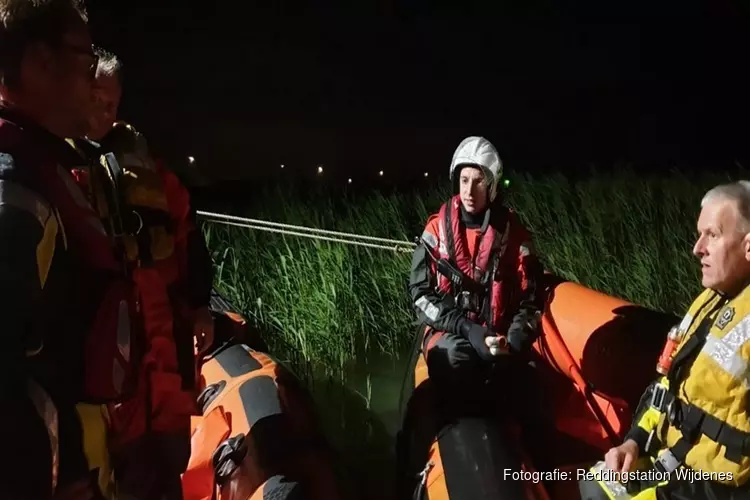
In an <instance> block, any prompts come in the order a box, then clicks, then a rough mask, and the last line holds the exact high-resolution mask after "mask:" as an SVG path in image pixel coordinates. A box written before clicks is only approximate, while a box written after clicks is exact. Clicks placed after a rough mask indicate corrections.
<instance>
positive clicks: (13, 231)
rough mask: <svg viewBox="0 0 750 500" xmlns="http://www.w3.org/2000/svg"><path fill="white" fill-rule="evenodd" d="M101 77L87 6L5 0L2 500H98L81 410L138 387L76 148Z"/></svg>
mask: <svg viewBox="0 0 750 500" xmlns="http://www.w3.org/2000/svg"><path fill="white" fill-rule="evenodd" d="M96 66H97V57H96V55H95V54H94V52H93V49H92V41H91V37H90V35H89V31H88V27H87V14H86V11H85V8H84V7H83V4H82V2H81V1H77V0H36V1H34V2H32V1H29V0H0V241H2V245H0V287H2V290H0V297H2V300H0V318H2V320H3V328H2V330H3V337H2V342H3V344H2V350H0V353H1V355H2V359H0V370H2V373H1V374H0V380H2V381H3V384H2V388H0V401H1V403H0V404H1V405H2V412H0V415H1V416H0V442H1V443H2V445H3V447H4V452H5V455H6V457H7V458H8V460H6V462H7V463H6V464H5V465H4V466H3V467H2V469H0V489H2V497H3V498H8V499H19V500H20V499H32V498H33V499H39V500H44V499H51V498H55V499H60V500H62V499H66V500H67V499H70V500H73V499H75V500H83V499H93V498H98V496H97V493H96V487H95V485H94V481H92V479H91V478H90V474H89V471H88V464H87V460H86V457H85V455H84V453H83V446H82V436H81V425H80V421H79V419H78V417H77V414H76V411H75V404H76V402H77V401H98V402H109V401H114V400H117V399H118V397H119V396H121V393H122V390H123V383H124V381H125V380H126V379H127V374H128V360H127V359H124V358H122V357H119V358H118V357H117V356H119V354H117V352H118V344H117V340H118V339H117V338H116V337H115V336H116V335H119V336H120V340H127V339H129V329H128V328H129V326H128V325H129V314H130V311H129V308H128V307H123V306H128V305H129V300H130V296H131V294H130V293H129V292H128V290H127V288H126V287H124V286H120V287H117V286H113V283H115V282H116V281H117V279H116V278H117V276H118V272H119V267H118V265H117V261H116V259H115V257H114V253H113V251H112V245H111V243H110V240H109V238H108V236H107V234H106V231H105V230H104V227H103V225H102V224H101V222H100V221H99V219H98V218H97V217H96V216H95V211H94V210H93V208H92V207H91V205H90V204H89V203H88V202H87V200H86V198H85V197H84V196H83V193H82V192H81V190H80V189H79V188H78V187H77V186H76V184H75V182H74V180H73V178H72V176H71V173H70V170H69V167H70V166H72V165H75V164H77V163H80V159H79V158H78V157H77V155H76V154H75V152H74V151H73V150H72V149H71V148H70V147H69V145H68V144H67V143H66V142H65V140H64V138H66V137H79V136H82V135H84V134H85V133H86V132H87V130H88V119H89V114H90V106H91V104H92V101H91V93H92V84H93V79H94V75H95V70H96ZM128 347H129V346H127V345H122V344H121V348H124V349H125V351H127V350H128ZM121 375H122V376H121Z"/></svg>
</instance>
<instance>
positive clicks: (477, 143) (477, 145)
mask: <svg viewBox="0 0 750 500" xmlns="http://www.w3.org/2000/svg"><path fill="white" fill-rule="evenodd" d="M464 166H472V167H479V168H481V169H482V171H484V176H485V178H486V180H487V188H488V193H487V194H488V198H489V201H490V202H491V201H493V200H494V199H495V196H496V195H497V183H498V182H499V181H500V177H502V175H503V162H502V161H500V155H499V154H498V153H497V149H495V146H493V145H492V143H491V142H490V141H488V140H487V139H485V138H484V137H476V136H472V137H467V138H466V139H464V140H463V141H461V144H459V145H458V148H456V152H455V153H453V161H452V162H451V171H450V180H451V182H453V180H454V177H455V174H456V172H458V171H459V170H460V167H464Z"/></svg>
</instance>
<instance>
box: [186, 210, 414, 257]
mask: <svg viewBox="0 0 750 500" xmlns="http://www.w3.org/2000/svg"><path fill="white" fill-rule="evenodd" d="M197 215H198V217H200V218H201V219H204V220H206V221H209V222H214V223H217V224H225V225H227V226H234V227H243V228H247V229H257V230H259V231H268V232H271V233H278V234H287V235H292V236H302V237H304V238H313V239H317V240H321V241H330V242H334V243H344V244H348V245H357V246H363V247H368V248H377V249H380V250H391V251H394V252H402V253H408V252H412V251H413V250H414V247H415V246H416V243H414V242H411V241H406V240H393V239H389V238H379V237H377V236H367V235H364V234H354V233H344V232H341V231H330V230H328V229H315V228H311V227H305V226H295V225H292V224H282V223H280V222H271V221H264V220H260V219H249V218H245V217H237V216H235V215H226V214H218V213H213V212H204V211H202V210H199V211H198V212H197ZM264 225H265V226H272V227H264ZM292 229H295V230H296V231H292ZM301 231H306V233H305V232H301ZM315 233H320V234H315ZM326 234H327V235H332V236H343V237H346V238H352V239H350V240H347V239H343V238H337V237H330V236H322V235H326ZM358 240H369V241H376V242H380V243H381V244H376V243H367V242H366V241H358Z"/></svg>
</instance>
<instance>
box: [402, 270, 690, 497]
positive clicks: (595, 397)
mask: <svg viewBox="0 0 750 500" xmlns="http://www.w3.org/2000/svg"><path fill="white" fill-rule="evenodd" d="M548 280H549V282H548V283H547V286H546V292H547V301H546V308H545V312H544V316H543V318H542V332H541V335H540V337H539V339H538V340H537V342H536V343H535V345H534V350H533V353H532V362H533V363H534V365H535V367H536V371H537V372H538V377H539V387H541V390H543V392H544V395H545V398H546V403H547V404H548V405H549V406H548V408H549V409H550V415H549V417H550V418H549V422H550V424H549V425H550V428H549V429H545V431H546V432H545V433H544V436H545V438H544V439H545V442H544V451H543V452H542V453H541V454H543V455H545V456H543V457H540V456H533V455H532V454H531V453H530V447H529V446H527V444H528V443H527V442H524V440H523V438H522V437H521V433H520V432H519V428H520V425H521V424H522V422H514V421H512V418H507V417H504V416H503V414H504V412H505V410H508V408H507V407H505V408H503V404H504V403H503V402H502V397H501V396H502V394H501V392H502V387H503V385H502V384H500V385H499V386H495V387H500V388H501V389H492V390H493V391H498V392H497V393H496V394H491V395H490V398H497V400H498V405H497V406H499V407H500V408H493V409H492V410H490V409H488V411H487V414H486V415H484V416H483V415H480V416H477V415H471V416H466V417H461V416H458V417H457V416H456V415H455V414H454V415H451V416H450V417H446V416H445V415H444V414H442V412H441V410H439V409H438V406H437V405H436V393H435V390H434V387H433V386H432V384H431V382H430V378H429V375H428V370H427V364H426V361H425V357H424V355H423V354H422V352H421V338H422V330H420V331H419V333H418V335H417V339H416V341H415V349H414V351H413V358H412V364H411V366H412V367H413V368H412V369H410V370H408V372H407V379H406V380H405V382H404V385H405V391H404V395H402V404H401V413H402V419H403V420H402V426H401V431H400V432H399V435H398V442H397V458H398V472H399V484H398V485H397V490H398V494H399V498H403V499H410V500H427V499H429V500H449V499H472V500H490V499H492V500H499V499H503V500H515V499H525V500H527V499H528V500H546V499H549V500H579V499H580V494H579V492H578V484H577V479H576V473H577V471H578V470H581V469H585V470H587V469H588V468H589V467H590V466H591V465H593V464H594V463H595V462H596V461H598V460H601V459H602V458H603V456H604V454H605V453H606V451H607V450H608V449H609V448H610V447H612V446H615V445H618V444H620V443H621V442H622V439H623V437H624V435H625V433H626V432H627V431H628V429H629V428H630V424H631V420H632V414H633V412H634V410H635V408H636V407H637V405H638V402H639V399H640V397H641V395H642V393H643V391H644V390H645V389H646V386H647V385H648V384H649V383H650V382H651V381H652V380H653V378H654V377H655V376H656V372H655V366H656V363H657V359H658V357H659V354H660V352H661V349H662V346H663V344H664V341H665V339H666V335H667V332H668V331H669V329H670V327H671V326H672V325H674V324H675V323H677V322H678V321H679V318H677V317H675V316H673V315H670V314H664V313H660V312H656V311H652V310H649V309H646V308H643V307H640V306H636V305H633V304H630V303H628V302H626V301H623V300H620V299H617V298H614V297H611V296H608V295H605V294H602V293H599V292H597V291H594V290H591V289H589V288H586V287H584V286H581V285H579V284H576V283H572V282H566V281H563V280H560V279H557V278H553V277H551V276H548ZM497 362H498V363H500V362H502V360H498V361H497ZM507 383H523V382H522V381H521V382H519V381H514V380H512V378H511V379H510V380H508V382H507ZM489 387H493V386H489ZM529 390H531V389H530V388H529ZM495 410H497V411H495ZM541 431H542V430H541V429H540V432H541ZM542 461H543V462H544V465H545V467H544V470H537V468H536V464H537V463H540V462H542ZM535 472H536V474H534V473H535ZM539 472H542V473H543V474H539ZM565 473H567V474H565Z"/></svg>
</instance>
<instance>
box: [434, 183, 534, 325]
mask: <svg viewBox="0 0 750 500" xmlns="http://www.w3.org/2000/svg"><path fill="white" fill-rule="evenodd" d="M460 207H461V198H460V196H458V195H456V196H454V197H453V198H451V199H450V200H449V201H448V202H446V203H444V204H443V205H442V206H441V207H440V212H439V215H438V220H437V232H438V234H437V237H438V242H439V243H438V245H437V252H436V253H437V254H438V257H439V258H441V259H446V260H449V261H451V262H453V263H455V265H456V266H457V268H458V270H460V271H461V272H462V273H463V274H464V275H466V276H468V277H469V278H471V279H472V280H474V281H475V282H477V283H479V284H486V286H487V289H488V292H489V294H488V296H486V297H479V300H480V301H483V302H484V301H486V305H485V307H484V308H482V311H481V313H479V312H476V311H474V312H468V313H467V317H468V318H469V319H471V320H472V321H477V322H478V323H480V324H483V325H490V326H491V328H492V329H493V330H494V331H496V332H498V333H505V331H506V330H507V327H508V324H507V323H508V321H509V319H510V318H507V317H506V316H507V315H506V314H505V312H506V311H513V310H514V309H515V308H516V307H517V302H518V298H517V293H516V291H517V290H518V289H519V288H520V287H519V285H520V284H519V283H517V281H518V277H517V276H518V272H517V270H518V266H519V255H520V253H521V252H522V245H523V244H524V242H526V241H528V240H529V239H530V235H529V234H528V231H527V230H526V229H525V228H524V227H523V225H522V224H521V223H520V221H519V220H518V216H517V215H516V213H515V212H514V211H513V210H512V209H510V208H507V207H504V206H500V207H497V208H494V207H493V208H491V209H489V210H488V211H487V212H486V215H485V219H484V222H483V224H482V226H481V227H480V228H479V229H478V230H476V231H472V230H469V229H467V228H466V226H465V224H464V223H463V221H462V220H461V208H460ZM474 238H477V239H476V240H474ZM472 240H473V241H472ZM433 267H434V265H433ZM435 272H436V274H437V276H438V288H440V290H441V291H443V292H445V293H453V292H454V284H453V282H452V281H451V280H450V279H449V278H448V277H446V276H444V275H443V274H442V273H439V272H437V271H436V270H435ZM479 316H481V317H479Z"/></svg>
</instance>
